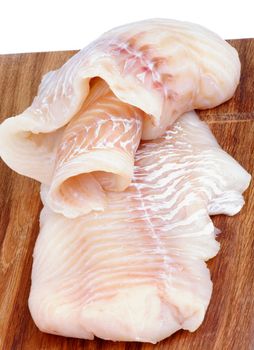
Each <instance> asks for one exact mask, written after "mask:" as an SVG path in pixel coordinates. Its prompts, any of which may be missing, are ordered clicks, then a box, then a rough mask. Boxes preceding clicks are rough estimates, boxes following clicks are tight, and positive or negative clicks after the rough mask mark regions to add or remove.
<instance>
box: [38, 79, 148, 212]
mask: <svg viewBox="0 0 254 350" xmlns="http://www.w3.org/2000/svg"><path fill="white" fill-rule="evenodd" d="M143 116H144V113H143V112H142V111H141V110H140V109H138V108H136V107H133V106H131V105H128V104H125V103H124V102H121V101H120V100H119V99H117V98H116V96H115V95H114V94H113V93H112V91H111V90H110V89H109V87H108V85H107V84H106V83H105V82H104V81H103V80H97V81H96V82H94V84H93V86H92V88H91V92H90V95H89V98H88V100H87V101H86V103H85V104H84V106H83V107H82V108H81V110H80V111H79V112H78V114H77V115H76V116H75V117H74V118H73V119H72V120H71V121H70V123H69V124H68V125H67V126H66V128H65V130H64V132H63V135H62V138H61V140H60V142H59V145H58V150H57V154H56V163H55V169H54V173H53V177H52V181H51V183H50V185H49V186H43V190H42V191H43V197H44V196H45V201H46V202H47V205H48V206H49V207H50V208H51V209H52V210H54V211H55V212H57V213H62V214H63V215H65V216H66V217H76V216H79V215H81V214H84V213H88V212H90V211H91V210H103V209H104V207H105V206H106V205H107V204H106V202H107V197H106V193H105V192H104V190H105V191H123V190H125V189H126V188H127V187H128V186H129V184H130V183H131V180H132V176H133V168H134V156H135V153H136V150H137V148H138V145H139V142H140V138H141V132H142V120H143Z"/></svg>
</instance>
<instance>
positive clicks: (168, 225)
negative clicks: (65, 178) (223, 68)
mask: <svg viewBox="0 0 254 350" xmlns="http://www.w3.org/2000/svg"><path fill="white" fill-rule="evenodd" d="M135 159H136V161H135V171H134V178H133V182H132V184H131V185H130V186H129V187H128V188H127V189H126V190H125V191H124V192H109V193H108V196H109V201H108V207H107V209H106V210H105V211H104V212H102V213H99V214H98V213H97V212H92V213H89V214H87V215H83V216H81V217H79V218H76V219H68V218H65V217H63V216H62V215H58V214H55V213H53V212H52V211H51V210H49V209H48V208H47V207H45V208H44V209H43V211H42V213H41V223H40V225H41V228H40V234H39V237H38V239H37V242H36V246H35V250H34V263H33V270H32V286H31V292H30V297H29V308H30V311H31V314H32V317H33V319H34V321H35V323H36V324H37V326H38V327H39V328H40V329H41V330H42V331H44V332H48V333H53V334H59V335H64V336H69V337H77V338H86V339H93V337H94V336H98V337H101V338H103V339H111V340H124V341H143V342H151V343H156V342H157V341H160V340H162V339H164V338H166V337H168V336H170V335H171V334H172V333H174V332H176V331H177V330H179V329H186V330H189V331H194V330H196V329H197V328H198V327H199V326H200V324H201V323H202V321H203V319H204V316H205V312H206V309H207V306H208V304H209V301H210V297H211V293H212V282H211V280H210V274H209V270H208V269H207V267H206V264H205V261H206V260H208V259H210V258H212V257H213V256H215V255H216V254H217V252H218V249H219V243H218V242H217V241H216V239H215V236H216V232H217V230H216V229H215V227H214V226H213V223H212V221H211V219H210V217H209V214H210V215H212V214H218V213H222V214H227V215H234V214H236V213H237V212H239V210H240V209H241V207H242V206H243V204H244V200H243V197H242V192H243V191H244V190H245V189H246V188H247V187H248V184H249V181H250V175H249V174H248V173H247V172H246V171H245V170H244V169H243V168H242V167H241V166H240V165H239V164H238V163H237V162H236V161H235V160H234V159H233V158H232V157H230V156H229V155H228V154H227V153H226V152H224V151H223V150H222V149H221V148H220V147H219V145H218V144H217V142H216V140H215V138H214V136H213V135H212V133H211V132H210V130H209V128H208V127H207V125H206V124H205V123H203V122H201V121H200V120H199V119H198V117H197V116H196V114H195V113H188V114H186V115H185V116H183V117H182V118H180V119H179V121H178V122H176V124H175V125H174V126H173V127H172V128H171V129H169V130H167V131H166V133H165V134H164V135H163V136H162V137H161V138H158V139H157V140H154V141H149V142H143V143H142V144H141V146H140V148H139V149H138V151H137V153H136V158H135Z"/></svg>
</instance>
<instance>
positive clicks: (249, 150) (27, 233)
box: [0, 39, 254, 350]
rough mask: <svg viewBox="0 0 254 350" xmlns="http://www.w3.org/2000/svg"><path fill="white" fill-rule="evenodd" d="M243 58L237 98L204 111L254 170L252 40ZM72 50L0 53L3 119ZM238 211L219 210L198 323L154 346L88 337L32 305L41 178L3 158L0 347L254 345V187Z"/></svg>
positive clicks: (240, 45)
mask: <svg viewBox="0 0 254 350" xmlns="http://www.w3.org/2000/svg"><path fill="white" fill-rule="evenodd" d="M231 44H232V45H233V46H235V47H236V48H237V49H238V51H239V53H240V58H241V62H242V76H241V83H240V86H239V87H238V89H237V92H236V94H235V96H234V98H233V99H232V100H231V101H229V102H227V103H225V104H224V105H222V106H220V107H218V108H215V109H212V110H208V111H202V112H201V117H202V119H204V120H206V121H207V122H209V124H210V126H211V128H212V130H213V132H214V134H215V136H216V137H217V139H218V141H219V143H220V144H221V146H222V147H223V148H224V149H225V150H226V151H227V152H229V153H230V154H231V155H232V156H234V157H235V158H236V159H237V160H238V161H239V162H240V163H241V164H242V165H243V166H244V167H245V168H246V169H247V170H248V171H249V172H250V173H252V174H253V153H254V98H253V96H254V81H253V80H254V58H253V57H254V39H243V40H232V41H231ZM73 54H74V51H68V52H50V53H33V54H19V55H4V56H0V101H1V102H0V120H1V121H2V120H4V119H5V118H7V117H9V116H11V115H15V114H18V113H20V112H22V111H23V110H24V109H25V108H26V107H28V106H29V105H30V103H31V101H32V99H33V97H34V96H35V94H36V91H37V87H38V84H39V82H40V80H41V77H42V75H43V74H44V73H45V72H47V71H49V70H52V69H55V68H58V67H60V66H61V65H62V64H63V63H64V62H65V61H66V60H67V59H68V58H69V57H71V56H72V55H73ZM253 188H254V187H253V182H252V184H251V186H250V188H249V189H248V191H247V192H246V193H245V199H246V204H245V206H244V208H243V209H242V211H241V212H240V214H238V215H236V216H234V217H226V216H222V215H221V216H216V217H215V218H214V222H215V225H216V226H217V227H219V228H220V229H221V230H222V233H221V234H220V235H219V237H218V240H219V241H220V243H221V250H220V252H219V254H218V255H217V256H216V257H215V258H214V259H212V260H211V261H210V262H209V263H208V265H209V268H210V270H211V275H212V280H213V283H214V290H213V295H212V299H211V303H210V306H209V308H208V310H207V314H206V317H205V320H204V322H203V324H202V325H201V327H200V328H199V329H198V330H197V331H196V332H194V333H189V332H187V331H180V332H177V333H176V334H175V335H173V336H172V337H170V338H168V339H166V340H164V341H162V342H160V343H158V344H157V345H151V344H140V343H122V342H120V343H113V342H109V341H103V340H99V339H96V340H95V341H85V340H78V339H71V338H64V337H59V336H54V335H48V334H44V333H42V332H40V331H39V330H38V329H37V328H36V326H35V324H34V323H33V320H32V319H31V316H30V314H29V310H28V307H27V299H28V294H29V288H30V275H31V266H32V251H33V247H34V243H35V240H36V237H37V234H38V220H39V213H40V210H41V203H40V199H39V184H38V183H37V182H35V181H33V180H31V179H28V178H25V177H23V176H20V175H18V174H16V173H14V172H13V171H12V170H10V169H9V168H8V167H7V166H6V165H5V164H4V163H3V162H2V161H1V163H0V350H9V349H11V350H14V349H26V350H27V349H28V350H30V349H31V350H37V349H40V350H41V349H43V350H44V349H50V350H55V349H87V350H95V349H105V350H108V349H114V350H124V349H125V350H127V349H128V350H134V349H136V350H137V349H141V350H149V349H160V350H165V349H170V350H176V349H177V350H185V349H194V350H199V349H201V350H212V349H213V350H215V349H216V350H227V349H230V350H251V349H254V321H253V315H254V267H253V264H254V230H253V227H254V205H253V200H254V193H253Z"/></svg>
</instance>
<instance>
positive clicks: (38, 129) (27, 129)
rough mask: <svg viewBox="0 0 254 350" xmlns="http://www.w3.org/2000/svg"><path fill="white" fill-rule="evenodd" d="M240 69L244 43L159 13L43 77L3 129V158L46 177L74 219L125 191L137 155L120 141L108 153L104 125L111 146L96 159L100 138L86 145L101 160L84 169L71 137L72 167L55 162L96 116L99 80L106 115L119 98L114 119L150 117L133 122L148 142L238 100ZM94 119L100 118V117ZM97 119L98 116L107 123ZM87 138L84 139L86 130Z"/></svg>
mask: <svg viewBox="0 0 254 350" xmlns="http://www.w3.org/2000/svg"><path fill="white" fill-rule="evenodd" d="M239 76H240V62H239V58H238V54H237V52H236V50H235V49H234V48H233V47H231V46H230V45H229V44H228V43H227V42H225V41H224V40H222V39H220V38H219V37H218V36H217V35H216V34H214V33H212V32H210V31H209V30H207V29H205V28H202V27H201V26H198V25H196V24H193V23H186V22H180V21H175V20H166V19H153V20H147V21H142V22H137V23H132V24H129V25H125V26H122V27H118V28H116V29H113V30H111V31H109V32H107V33H105V34H104V35H102V36H101V37H100V38H98V39H97V40H96V41H94V42H93V43H92V44H90V45H89V46H87V47H86V48H84V49H83V50H81V51H80V52H79V53H78V54H76V55H74V56H73V57H72V58H71V59H70V60H69V61H68V62H66V63H65V64H64V65H63V66H62V67H61V68H60V69H58V70H56V71H53V72H49V73H48V74H46V75H45V76H44V78H43V80H42V82H41V85H40V87H39V91H38V95H37V96H36V97H35V99H34V101H33V103H32V105H31V106H30V107H29V108H28V109H26V110H25V111H24V112H23V113H21V114H20V115H19V116H16V117H13V118H9V119H7V120H5V121H4V122H3V123H2V125H1V126H0V155H1V157H2V159H3V160H4V161H5V162H6V163H7V164H8V165H9V166H10V167H11V168H12V169H14V170H15V171H17V172H18V173H20V174H23V175H26V176H30V177H32V178H34V179H36V180H38V181H40V182H42V183H43V184H45V187H44V190H43V196H44V195H45V196H47V198H48V200H47V202H48V205H49V206H50V207H51V208H52V209H53V210H55V211H56V212H58V213H63V214H64V215H66V216H68V217H75V216H78V215H82V214H83V213H87V212H89V211H90V210H102V209H103V208H104V207H105V205H106V202H107V198H106V194H105V188H106V191H107V188H109V187H111V186H112V184H114V185H115V186H113V187H114V188H113V189H114V190H121V189H124V188H125V187H126V186H127V185H128V184H129V182H130V179H131V176H132V174H133V156H132V154H131V156H130V157H129V155H130V154H127V153H128V152H125V151H123V152H120V153H118V152H117V150H116V152H114V151H115V146H113V147H111V150H110V151H109V152H108V149H109V148H110V142H111V141H110V138H109V139H108V138H107V137H103V132H104V128H103V127H102V128H101V129H102V130H101V140H102V139H103V138H104V142H105V150H104V151H103V152H104V153H103V152H100V154H99V153H97V157H96V161H95V153H94V151H96V146H97V145H96V141H95V140H93V142H92V143H91V144H92V148H90V149H89V151H88V152H86V157H87V159H88V158H89V156H91V158H90V159H89V161H88V163H89V164H90V165H91V162H92V161H93V160H94V163H95V164H94V166H90V165H89V164H87V167H84V166H82V167H81V166H79V165H80V160H81V158H80V157H81V156H80V154H79V152H77V150H79V147H80V145H79V144H76V142H75V141H73V140H72V141H73V148H72V149H71V151H72V154H71V155H70V156H71V157H69V156H68V155H64V156H63V158H64V166H62V165H63V164H62V163H61V159H60V160H59V159H57V158H58V156H59V157H60V158H62V154H61V149H60V148H59V147H63V149H62V150H63V152H64V147H65V146H66V143H65V142H64V140H65V139H67V138H68V139H70V134H71V133H72V130H76V129H77V127H78V126H81V123H78V121H77V120H78V119H79V118H81V119H82V125H83V116H86V117H88V113H89V112H90V113H96V110H97V108H98V104H99V101H98V100H96V98H94V97H93V96H92V97H91V94H92V92H91V90H90V89H91V88H92V86H93V80H94V78H95V77H99V78H100V79H101V80H104V82H105V85H107V86H109V88H110V91H111V92H109V94H111V95H110V96H111V102H110V101H108V102H109V103H106V104H104V105H103V104H102V105H100V107H99V109H100V111H99V115H102V114H103V113H104V116H106V115H107V113H108V108H109V109H112V107H110V105H111V103H114V104H115V105H117V106H118V107H117V111H116V116H119V115H120V114H122V117H123V119H125V120H128V123H127V124H126V125H127V126H128V125H129V121H130V118H129V117H130V116H131V115H132V117H133V118H134V119H135V121H133V123H134V124H135V122H136V121H140V116H142V127H141V131H140V130H139V128H138V127H137V125H136V126H135V125H134V129H135V128H136V129H137V130H135V133H137V135H139V134H140V133H142V138H143V139H154V138H156V137H158V136H161V135H162V134H163V133H164V131H165V130H166V128H167V127H168V126H169V125H171V124H173V122H174V121H175V120H176V119H177V118H178V117H179V116H180V115H182V114H183V113H184V112H186V111H190V110H192V109H195V108H211V107H214V106H216V105H218V104H220V103H222V102H224V101H226V100H227V99H229V98H231V97H232V95H233V93H234V91H235V88H236V86H237V84H238V82H239ZM102 90H103V89H102ZM103 91H104V90H103ZM98 94H99V95H100V93H98ZM92 95H93V94H92ZM95 95H96V94H95ZM97 97H98V96H97ZM100 98H101V97H99V99H100ZM87 99H88V101H89V99H90V104H89V103H88V102H87ZM109 100H110V98H109ZM117 100H119V101H118V102H117ZM121 101H122V103H121ZM135 107H136V108H135ZM86 109H87V110H86ZM103 109H104V111H103ZM126 109H127V110H128V111H127V114H126ZM80 110H81V111H80ZM142 112H143V113H142ZM80 113H81V114H82V115H83V116H82V115H81V114H80ZM111 117H112V118H111ZM114 117H115V116H114V114H113V115H112V116H111V115H110V116H109V119H110V118H111V119H112V120H111V121H109V120H108V123H107V122H106V123H107V124H109V125H111V126H112V124H113V125H116V123H118V122H117V121H116V118H114ZM72 119H74V120H75V122H74V121H73V122H72ZM92 119H93V120H94V121H96V120H97V119H98V117H97V119H96V117H93V118H92ZM99 119H100V120H101V121H100V123H104V122H105V119H104V121H103V120H102V119H101V118H99ZM117 120H118V118H117ZM70 121H71V123H70V126H68V127H67V129H66V130H64V129H65V126H66V125H67V124H68V123H69V122H70ZM75 123H77V124H75ZM75 125H76V126H75ZM117 125H118V124H117ZM124 125H125V124H124V123H123V124H122V126H123V127H125V126H124ZM83 127H84V125H83ZM106 129H107V128H106ZM120 129H121V127H120V126H119V128H118V130H116V134H115V130H113V131H112V133H113V136H114V138H116V139H117V137H118V136H119V135H118V131H119V130H120ZM134 129H131V130H132V131H133V132H127V133H126V136H127V139H126V140H124V141H125V142H126V143H128V142H129V144H131V142H132V138H133V136H134ZM82 130H84V129H82ZM68 131H69V136H67V134H68ZM80 132H81V131H77V130H76V131H75V133H80ZM105 132H106V131H105ZM63 133H64V136H63ZM95 133H96V131H94V134H93V136H95ZM81 134H82V132H81ZM83 135H84V138H85V137H86V136H87V134H86V132H84V134H83ZM62 137H63V138H62ZM74 137H75V136H74ZM78 138H79V140H80V136H79V137H78ZM61 140H62V141H61ZM107 142H108V144H107ZM82 143H83V140H81V144H82ZM136 143H137V140H135V142H134V143H133V150H131V152H130V153H134V151H135V148H136ZM59 145H61V146H59ZM67 149H68V147H67ZM67 149H66V151H67ZM76 156H77V158H78V159H77V162H76V163H75V167H71V168H72V169H71V170H70V168H68V164H70V158H72V165H73V164H74V162H75V157H76ZM83 156H84V154H83ZM111 157H113V158H112V161H111ZM67 158H68V159H67ZM84 158H85V156H84ZM114 160H115V161H114ZM59 162H60V163H59ZM78 163H79V165H78ZM59 164H60V165H59ZM67 168H68V169H67ZM74 168H75V169H74ZM94 172H96V174H94ZM97 172H99V174H98V173H97ZM77 175H78V177H76V176H77ZM85 182H86V184H84V183H85ZM102 182H103V183H102ZM69 189H71V191H70V190H69ZM45 193H47V195H46V194H45ZM77 193H78V194H77ZM75 194H76V195H77V196H76V197H75V198H74V195H75ZM88 198H89V202H90V204H89V203H88V200H87V199H88Z"/></svg>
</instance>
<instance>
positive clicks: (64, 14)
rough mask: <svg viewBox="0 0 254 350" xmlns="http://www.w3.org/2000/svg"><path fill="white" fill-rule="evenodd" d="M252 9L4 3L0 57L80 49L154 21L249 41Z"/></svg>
mask: <svg viewBox="0 0 254 350" xmlns="http://www.w3.org/2000/svg"><path fill="white" fill-rule="evenodd" d="M253 7H254V1H253V0H237V1H235V0H231V1H227V0H174V1H172V0H124V1H123V0H118V1H117V0H105V1H103V0H100V1H99V0H88V1H87V0H83V1H78V0H72V1H70V0H69V1H65V0H62V1H61V0H43V1H41V0H33V1H29V0H0V53H17V52H34V51H51V50H70V49H80V48H82V47H84V46H85V45H86V44H88V43H89V42H90V41H92V40H93V39H95V38H96V37H97V36H99V35H100V34H101V33H103V32H104V31H106V30H109V29H111V28H112V27H114V26H118V25H121V24H124V23H127V22H133V21H138V20H141V19H146V18H153V17H164V18H174V19H179V20H186V21H191V22H196V23H199V24H202V25H204V26H206V27H207V28H209V29H211V30H213V31H215V32H217V33H218V34H219V35H220V36H222V37H223V38H225V39H232V38H247V37H249V38H250V37H254V8H253Z"/></svg>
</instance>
